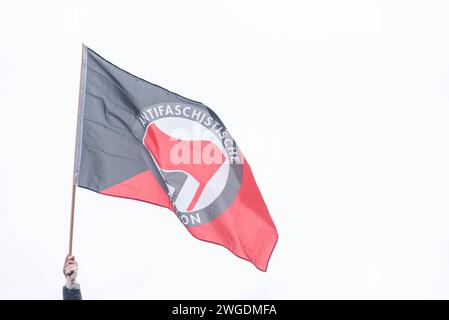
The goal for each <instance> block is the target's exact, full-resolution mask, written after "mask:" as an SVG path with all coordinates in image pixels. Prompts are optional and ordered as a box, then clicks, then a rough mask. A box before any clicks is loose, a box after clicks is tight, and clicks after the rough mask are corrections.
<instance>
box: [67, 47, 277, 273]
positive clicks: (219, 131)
mask: <svg viewBox="0 0 449 320" xmlns="http://www.w3.org/2000/svg"><path fill="white" fill-rule="evenodd" d="M77 130H78V131H77V145H76V159H75V185H76V186H79V187H83V188H87V189H90V190H92V191H95V192H99V193H101V194H105V195H110V196H116V197H122V198H129V199H135V200H140V201H144V202H148V203H152V204H156V205H159V206H162V207H165V208H168V209H170V210H171V211H173V212H174V213H175V214H176V215H177V217H178V218H179V220H180V221H181V222H182V223H183V224H184V225H185V226H186V228H187V230H188V231H189V232H190V233H191V234H192V235H193V236H194V237H196V238H198V239H200V240H204V241H208V242H212V243H216V244H220V245H222V246H224V247H226V248H228V249H229V250H230V251H231V252H233V253H234V254H235V255H237V256H238V257H240V258H243V259H246V260H248V261H250V262H252V263H253V264H254V265H255V266H256V267H257V268H258V269H260V270H262V271H266V269H267V265H268V261H269V259H270V256H271V253H272V251H273V249H274V246H275V245H276V242H277V239H278V234H277V231H276V227H275V225H274V223H273V221H272V219H271V217H270V214H269V212H268V209H267V207H266V205H265V202H264V200H263V198H262V195H261V194H260V191H259V189H258V187H257V185H256V182H255V180H254V177H253V174H252V172H251V168H250V167H249V165H248V163H247V162H246V160H245V158H244V156H243V154H242V153H241V151H240V149H239V148H238V146H237V145H236V142H235V141H234V139H233V137H232V136H231V134H230V133H229V131H228V130H227V128H226V127H225V125H224V124H223V123H222V122H221V120H220V119H219V118H218V116H217V115H216V114H215V113H214V112H213V111H212V110H211V109H209V108H208V107H207V106H205V105H204V104H202V103H200V102H197V101H193V100H190V99H187V98H184V97H182V96H180V95H178V94H176V93H173V92H171V91H168V90H166V89H164V88H162V87H160V86H157V85H154V84H152V83H149V82H147V81H145V80H143V79H140V78H138V77H136V76H134V75H132V74H130V73H128V72H126V71H124V70H122V69H120V68H118V67H116V66H115V65H113V64H112V63H110V62H108V61H106V60H105V59H103V58H102V57H100V56H99V55H98V54H96V53H95V52H93V51H92V50H90V49H89V48H87V47H85V46H83V59H82V71H81V86H80V107H79V113H78V129H77Z"/></svg>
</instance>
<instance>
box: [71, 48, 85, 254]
mask: <svg viewBox="0 0 449 320" xmlns="http://www.w3.org/2000/svg"><path fill="white" fill-rule="evenodd" d="M85 52H86V50H85V46H84V44H83V45H82V51H81V69H80V83H79V95H78V113H77V117H76V133H75V137H76V138H75V152H74V157H73V179H72V203H71V206H70V234H69V252H68V254H69V256H71V255H72V247H73V225H74V222H75V199H76V185H77V168H78V164H77V162H78V157H79V150H78V147H79V144H80V141H79V140H80V137H79V136H80V132H79V130H80V122H81V120H82V119H81V116H80V113H81V112H80V111H81V103H82V101H81V100H82V99H81V97H82V96H83V95H84V93H83V86H84V82H85V81H84V72H85V63H86V62H85Z"/></svg>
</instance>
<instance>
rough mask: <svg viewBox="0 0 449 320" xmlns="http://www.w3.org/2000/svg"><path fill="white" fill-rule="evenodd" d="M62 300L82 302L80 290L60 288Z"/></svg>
mask: <svg viewBox="0 0 449 320" xmlns="http://www.w3.org/2000/svg"><path fill="white" fill-rule="evenodd" d="M62 298H63V299H64V300H83V297H82V296H81V290H80V289H68V288H67V287H66V286H63V287H62Z"/></svg>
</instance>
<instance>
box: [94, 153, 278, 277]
mask: <svg viewBox="0 0 449 320" xmlns="http://www.w3.org/2000/svg"><path fill="white" fill-rule="evenodd" d="M243 166H244V170H243V178H242V184H241V187H240V192H239V193H238V195H237V197H236V198H235V200H234V202H233V203H232V205H231V206H230V207H229V208H228V209H227V210H226V211H225V212H223V213H222V214H221V215H220V216H218V217H217V218H215V219H214V220H212V221H211V222H209V223H206V224H202V225H198V226H193V227H188V228H187V229H188V230H189V232H190V233H191V234H192V235H193V236H194V237H195V238H198V239H200V240H203V241H207V242H212V243H215V244H219V245H222V246H224V247H225V248H227V249H229V250H230V251H231V252H232V253H234V254H235V255H236V256H238V257H240V258H242V259H245V260H248V261H249V262H251V263H253V264H254V265H255V266H256V267H257V268H258V269H260V270H262V271H266V270H267V267H268V262H269V260H270V257H271V253H272V252H273V249H274V247H275V245H276V242H277V240H278V233H277V230H276V227H275V225H274V223H273V220H272V219H271V217H270V214H269V212H268V209H267V206H266V205H265V202H264V200H263V198H262V195H261V193H260V191H259V188H258V187H257V185H256V182H255V180H254V176H253V173H252V171H251V168H250V166H249V165H248V163H247V162H246V161H245V162H244V164H243ZM101 193H102V194H106V195H111V196H117V197H122V198H129V199H135V200H141V201H145V202H149V203H152V204H156V205H159V206H163V207H166V208H169V209H170V210H172V211H174V209H173V206H172V204H171V202H170V199H169V197H168V196H167V194H166V193H165V191H164V189H163V188H162V187H161V186H160V185H159V183H158V182H157V180H156V179H155V178H154V176H153V175H152V173H151V172H150V171H145V172H142V173H141V174H138V175H137V176H135V177H132V178H130V179H128V180H126V181H123V182H121V183H119V184H117V185H115V186H113V187H111V188H108V189H105V190H103V191H102V192H101Z"/></svg>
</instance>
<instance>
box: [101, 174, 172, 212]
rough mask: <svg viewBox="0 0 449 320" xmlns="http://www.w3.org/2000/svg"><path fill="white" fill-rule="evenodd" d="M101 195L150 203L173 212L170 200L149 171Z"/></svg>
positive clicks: (104, 191) (106, 190) (105, 190)
mask: <svg viewBox="0 0 449 320" xmlns="http://www.w3.org/2000/svg"><path fill="white" fill-rule="evenodd" d="M100 193H102V194H106V195H109V196H115V197H121V198H128V199H134V200H140V201H144V202H149V203H151V204H156V205H158V206H161V207H165V208H168V209H171V210H172V211H173V206H172V204H171V201H170V198H169V197H168V195H167V193H166V192H165V190H164V189H163V188H162V187H161V185H160V184H159V182H158V181H157V180H156V178H155V177H154V176H153V174H152V173H151V171H149V170H148V171H144V172H142V173H139V174H138V175H136V176H134V177H131V178H129V179H128V180H125V181H122V182H121V183H118V184H116V185H114V186H112V187H110V188H107V189H104V190H102V191H101V192H100Z"/></svg>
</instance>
